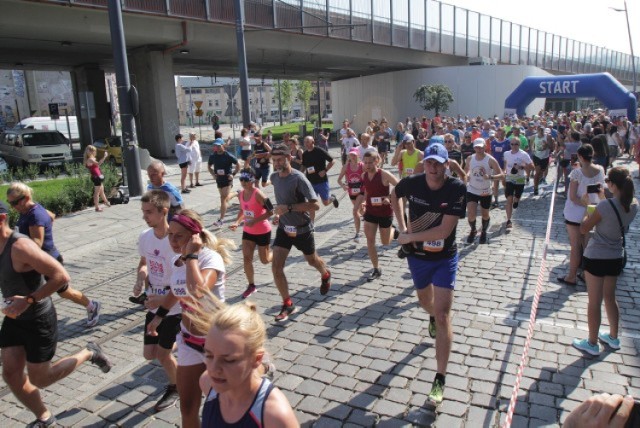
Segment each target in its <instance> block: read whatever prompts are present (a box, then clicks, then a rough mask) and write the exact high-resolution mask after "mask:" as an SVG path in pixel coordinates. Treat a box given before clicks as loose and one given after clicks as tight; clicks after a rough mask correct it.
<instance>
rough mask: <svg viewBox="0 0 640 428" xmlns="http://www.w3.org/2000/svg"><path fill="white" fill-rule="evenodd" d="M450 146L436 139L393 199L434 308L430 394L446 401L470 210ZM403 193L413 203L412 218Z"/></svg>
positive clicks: (422, 288)
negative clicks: (450, 169) (453, 173)
mask: <svg viewBox="0 0 640 428" xmlns="http://www.w3.org/2000/svg"><path fill="white" fill-rule="evenodd" d="M447 161H448V155H447V150H446V149H445V148H444V146H442V145H441V144H433V145H431V146H430V147H429V148H428V149H427V152H426V153H425V160H424V164H425V167H424V168H425V171H426V172H425V173H424V174H418V175H413V176H411V177H407V178H403V179H402V180H401V181H400V182H399V183H398V185H397V186H396V187H395V189H394V191H393V192H392V194H391V204H392V206H393V211H394V213H395V216H396V220H397V221H398V225H399V227H400V230H401V231H402V232H403V233H401V234H400V236H399V237H398V242H399V243H400V244H402V245H403V246H407V244H411V245H409V247H410V248H411V249H412V251H411V254H409V255H408V256H407V261H408V263H409V270H410V272H411V276H412V278H413V284H414V287H415V288H416V294H417V296H418V302H419V303H420V306H421V307H422V308H423V309H424V310H425V311H426V312H427V313H429V336H431V337H435V339H436V361H437V372H436V375H435V379H434V381H433V386H432V388H431V391H430V392H429V394H428V396H427V398H428V399H429V401H430V402H432V403H434V404H436V405H438V404H440V403H442V400H443V394H444V386H445V375H446V372H447V364H448V361H449V354H450V352H451V346H452V342H453V330H452V327H451V306H452V304H453V289H454V287H455V283H456V272H457V270H458V250H457V246H456V226H457V224H458V219H460V218H464V215H465V206H466V203H465V194H466V189H465V185H464V183H463V182H462V181H460V180H459V179H456V178H451V177H447V176H446V175H445V169H446V165H447ZM402 198H407V200H408V203H409V220H410V222H409V224H408V225H407V224H406V223H405V220H404V207H403V206H402V205H403V203H402Z"/></svg>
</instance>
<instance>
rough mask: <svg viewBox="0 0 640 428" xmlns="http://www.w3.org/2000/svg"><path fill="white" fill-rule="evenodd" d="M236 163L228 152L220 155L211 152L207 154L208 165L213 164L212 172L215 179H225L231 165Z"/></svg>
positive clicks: (236, 160) (229, 172)
mask: <svg viewBox="0 0 640 428" xmlns="http://www.w3.org/2000/svg"><path fill="white" fill-rule="evenodd" d="M237 163H238V159H236V158H235V157H234V156H233V155H230V154H229V152H224V153H222V154H221V155H219V154H217V153H213V154H212V155H209V162H208V164H209V165H213V172H214V173H215V175H216V180H222V181H224V180H227V179H228V175H229V174H231V170H232V167H233V165H235V164H237Z"/></svg>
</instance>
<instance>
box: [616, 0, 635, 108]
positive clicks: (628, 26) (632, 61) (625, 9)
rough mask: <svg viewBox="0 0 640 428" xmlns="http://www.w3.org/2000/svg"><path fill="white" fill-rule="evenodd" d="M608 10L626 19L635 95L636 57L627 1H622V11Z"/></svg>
mask: <svg viewBox="0 0 640 428" xmlns="http://www.w3.org/2000/svg"><path fill="white" fill-rule="evenodd" d="M610 9H613V10H615V11H616V12H624V15H625V17H626V18H627V32H628V33H629V48H630V49H631V71H632V73H633V95H634V96H637V95H636V91H637V89H638V87H637V79H638V76H637V75H636V57H635V56H634V55H633V40H632V39H631V26H630V25H629V11H628V10H627V0H624V9H617V8H615V7H612V8H610Z"/></svg>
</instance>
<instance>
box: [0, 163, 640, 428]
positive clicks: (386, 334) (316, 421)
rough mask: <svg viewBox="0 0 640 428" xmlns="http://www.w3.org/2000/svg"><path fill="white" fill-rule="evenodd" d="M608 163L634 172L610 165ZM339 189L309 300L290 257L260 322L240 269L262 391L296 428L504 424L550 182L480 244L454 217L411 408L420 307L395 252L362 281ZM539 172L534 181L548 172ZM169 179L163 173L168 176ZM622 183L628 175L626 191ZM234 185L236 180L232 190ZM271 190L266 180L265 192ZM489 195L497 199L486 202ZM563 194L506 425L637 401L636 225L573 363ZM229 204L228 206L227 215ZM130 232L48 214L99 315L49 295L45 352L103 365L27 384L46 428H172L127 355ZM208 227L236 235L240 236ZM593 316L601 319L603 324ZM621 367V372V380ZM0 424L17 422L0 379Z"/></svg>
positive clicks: (210, 200) (499, 215) (300, 265)
mask: <svg viewBox="0 0 640 428" xmlns="http://www.w3.org/2000/svg"><path fill="white" fill-rule="evenodd" d="M620 163H622V164H623V165H626V166H629V167H631V168H633V173H634V175H636V174H637V166H636V165H635V164H630V163H627V162H626V160H625V161H621V162H620ZM337 171H338V168H334V169H333V170H332V171H331V172H332V174H331V180H330V182H331V184H332V189H333V190H334V191H335V192H336V194H339V195H340V198H341V204H340V207H339V208H338V209H334V208H333V207H331V206H330V207H324V208H322V209H321V210H320V213H319V215H318V219H317V224H316V232H317V235H316V239H317V247H318V248H319V252H320V254H321V255H322V257H324V259H325V260H326V261H327V262H328V264H329V265H330V266H331V267H332V270H333V286H332V288H331V291H330V292H329V294H328V295H327V296H321V295H320V293H319V285H320V278H319V275H318V274H317V272H316V271H315V270H314V269H313V268H311V267H309V266H308V265H306V263H305V262H304V259H303V257H302V255H301V253H299V252H297V251H296V250H293V251H292V253H291V256H290V258H289V259H288V263H287V267H286V269H287V276H288V278H289V281H290V284H291V290H292V292H293V299H294V301H295V302H296V304H297V305H299V307H300V308H301V311H300V312H299V313H298V314H297V315H294V316H293V317H292V318H291V319H290V321H288V322H286V323H284V324H276V323H274V322H273V316H274V315H275V314H276V313H277V312H278V310H279V307H280V305H281V301H280V298H279V296H278V293H277V291H276V288H275V287H274V285H273V281H272V274H271V271H270V266H263V265H261V264H260V263H257V264H256V277H257V279H258V281H257V282H258V293H257V294H255V295H254V296H253V297H252V298H253V299H254V300H255V301H256V302H257V303H258V304H259V307H260V310H261V311H262V312H263V314H264V319H265V321H266V322H267V326H268V334H269V351H270V352H271V353H272V355H273V359H274V361H275V364H276V367H277V373H276V376H275V382H276V384H277V385H278V386H279V387H280V388H281V389H282V390H283V391H284V392H285V394H286V395H287V397H288V398H289V400H290V402H291V404H292V406H293V407H294V409H295V411H296V414H297V416H298V418H299V421H300V423H301V424H302V425H303V426H314V427H338V426H349V427H356V426H380V427H383V426H385V427H396V426H429V425H431V424H434V425H435V426H437V427H447V428H452V427H456V426H472V427H476V426H498V425H500V424H501V423H502V422H503V420H504V417H505V413H506V409H507V407H508V404H509V398H510V396H511V392H512V386H513V382H514V379H515V373H516V368H517V365H518V363H519V361H520V356H521V352H522V346H523V344H524V340H525V338H526V333H527V328H528V318H529V313H530V309H531V305H532V299H533V293H534V289H535V283H536V279H537V276H538V272H539V267H540V260H541V255H542V249H543V241H544V234H545V228H546V222H547V216H548V210H549V204H550V199H551V194H550V193H551V192H550V189H551V186H548V187H547V191H546V192H544V194H542V195H541V196H539V197H533V196H532V194H531V189H530V188H527V190H525V197H524V199H523V201H522V202H521V204H520V207H519V208H518V209H517V210H515V214H514V226H515V227H514V229H513V230H512V231H511V232H510V233H507V232H506V231H505V229H504V220H505V215H504V210H503V209H502V207H501V208H500V209H497V210H493V211H492V212H491V215H492V219H491V226H490V234H489V236H490V239H489V244H488V245H478V244H477V243H476V244H473V245H466V244H462V242H463V241H464V239H465V237H466V235H467V233H468V230H469V226H468V223H467V221H466V220H462V221H460V224H459V226H458V235H457V240H458V243H460V249H461V251H460V257H461V259H460V270H459V274H458V283H457V287H456V292H455V300H454V304H453V326H454V327H453V330H454V345H453V349H452V352H451V360H450V364H449V367H448V375H447V386H446V390H445V401H444V403H443V405H442V406H440V407H439V408H438V409H437V410H434V409H433V408H432V407H430V406H428V405H427V404H426V394H427V393H428V391H429V389H430V386H431V382H432V380H433V376H434V374H435V366H436V364H435V348H434V341H433V339H430V338H429V337H428V333H427V325H428V315H427V314H426V313H425V312H424V311H423V310H422V309H420V308H419V307H418V305H417V301H416V297H415V295H414V292H413V289H412V283H411V279H410V276H409V273H408V269H407V266H406V261H404V260H400V259H398V258H397V257H396V252H397V246H396V245H395V244H392V245H390V246H386V247H384V246H379V251H380V254H381V257H380V266H381V267H382V270H383V275H382V278H380V279H379V280H376V281H374V282H367V281H366V279H365V276H366V274H368V272H369V271H370V269H371V266H370V264H369V262H368V256H367V251H366V246H365V245H364V244H361V245H356V244H354V243H353V241H352V237H353V233H354V231H353V221H352V219H351V204H350V202H349V199H348V198H346V197H345V194H344V192H342V191H341V190H338V189H337V186H336V175H337ZM204 175H205V176H207V177H206V178H207V179H206V180H205V183H206V185H205V187H202V188H197V189H196V190H194V191H193V192H192V193H191V194H190V195H187V197H186V203H187V205H188V206H190V207H193V208H195V209H196V210H197V211H199V212H200V213H202V214H203V215H204V218H205V221H206V224H207V225H211V224H213V222H214V220H215V219H217V214H218V207H219V198H218V194H217V190H216V188H215V186H214V185H213V182H212V181H211V180H210V179H209V177H208V174H204ZM552 176H553V172H552V173H551V174H550V177H549V178H550V179H551V178H552ZM170 181H172V182H173V183H174V184H176V183H177V181H178V177H177V176H172V177H170ZM637 183H638V181H636V184H637ZM236 186H237V184H236ZM272 192H273V190H272V189H270V188H268V189H267V193H268V194H272ZM502 200H503V199H502ZM563 204H564V199H562V198H557V199H556V208H555V211H554V215H553V227H552V230H551V243H550V245H549V249H548V266H549V273H548V275H547V278H545V280H546V283H545V287H544V290H543V293H542V296H541V298H540V307H539V310H538V323H537V325H536V327H535V334H534V336H533V341H532V343H531V350H530V358H529V362H528V367H527V368H526V369H525V371H524V378H523V380H522V383H521V389H520V394H519V399H518V405H517V406H516V411H515V417H514V420H513V424H514V426H517V427H522V426H540V425H546V424H550V425H557V424H560V423H561V422H562V421H563V420H564V418H565V417H566V415H567V413H568V412H569V411H571V410H572V409H573V408H574V407H575V406H577V405H578V404H579V403H580V402H581V401H582V400H584V399H585V398H587V397H589V396H591V395H592V394H594V393H599V392H604V391H607V392H611V393H620V394H632V395H634V396H636V397H640V377H639V376H638V375H637V374H638V373H639V370H640V358H639V357H638V351H639V349H640V327H639V326H640V309H639V308H640V295H639V294H638V291H637V288H635V287H634V286H636V284H637V279H636V278H637V277H638V276H639V274H640V260H639V259H640V251H638V237H639V235H640V233H639V231H640V227H639V223H638V221H636V222H635V224H634V225H632V228H631V231H630V233H629V234H628V236H627V245H628V251H629V263H628V265H627V266H628V267H627V269H626V270H625V272H624V274H623V275H622V276H621V277H620V278H619V281H618V300H619V303H620V310H621V331H622V334H621V340H622V349H621V350H619V351H616V352H604V353H603V354H602V355H601V356H600V357H597V358H589V357H584V356H583V355H582V354H581V353H580V352H579V351H577V350H575V349H574V348H572V347H571V346H570V343H571V341H572V340H573V338H575V337H585V336H586V334H587V333H586V332H587V322H586V307H587V295H586V289H585V287H584V285H583V284H580V285H578V286H577V287H568V286H563V285H559V284H557V283H556V281H555V278H556V277H557V276H558V275H560V274H561V273H563V272H564V270H565V266H566V264H567V262H568V256H569V246H568V238H567V234H566V231H565V227H564V224H563V221H562V207H563ZM236 213H237V205H235V203H234V205H233V206H232V208H231V210H230V212H229V213H228V214H227V218H228V219H231V218H233V217H234V216H235V214H236ZM144 227H145V225H144V223H143V221H142V219H141V215H140V206H139V201H138V200H135V199H134V200H132V201H131V202H130V203H129V204H128V205H124V206H122V205H121V206H114V207H112V208H109V209H105V211H104V212H102V213H96V212H95V211H93V210H86V211H83V212H79V213H77V214H74V215H69V216H65V217H63V218H60V219H58V220H56V223H55V231H54V233H55V237H56V242H57V244H58V246H59V248H60V250H61V251H62V253H63V255H64V257H65V261H66V267H67V269H68V270H69V272H70V274H71V276H72V283H73V285H74V287H76V288H78V289H80V290H83V291H84V292H85V293H86V294H87V295H88V296H89V297H90V298H94V299H98V300H100V301H101V302H102V304H103V309H102V315H101V317H100V323H99V324H98V326H97V327H95V328H93V329H85V327H84V325H85V320H86V318H85V317H86V312H85V310H84V308H81V307H79V306H77V305H74V304H72V303H70V302H68V301H61V300H60V299H59V298H58V297H57V296H56V297H55V301H56V306H57V310H58V319H59V327H60V333H61V335H60V343H59V346H58V351H57V355H58V356H62V355H66V354H69V353H72V352H75V351H77V350H79V349H80V348H81V347H83V346H84V345H85V344H86V343H87V342H88V341H89V340H92V341H96V342H98V343H100V344H102V346H103V348H104V349H105V351H106V352H107V353H108V354H109V355H110V356H111V357H112V359H113V361H114V362H115V367H114V368H113V370H112V371H111V372H110V373H108V374H103V373H102V372H100V371H99V370H97V369H96V368H95V367H93V366H92V365H90V364H86V365H83V366H82V367H81V368H80V369H79V370H77V371H76V372H74V373H73V374H71V375H70V376H69V377H68V378H66V379H64V380H62V381H60V382H58V383H57V384H55V385H53V386H51V387H50V388H47V389H46V390H44V391H43V395H44V400H45V402H46V403H47V405H48V406H49V407H50V409H51V410H52V411H54V412H55V414H56V415H57V416H58V420H59V423H60V424H61V425H62V426H124V427H133V426H152V427H161V426H175V425H177V424H179V418H180V414H179V410H178V408H171V409H168V410H166V411H163V412H161V413H157V414H155V413H154V412H153V409H152V407H153V404H154V403H155V401H156V400H157V399H158V398H159V395H160V394H161V392H162V388H163V386H164V383H165V381H164V375H163V371H162V369H161V368H160V367H159V366H158V365H157V364H150V363H147V362H146V361H145V360H144V359H143V357H142V326H143V317H144V312H143V311H141V310H139V308H137V307H134V306H133V305H131V304H130V303H129V302H128V301H127V297H128V296H129V293H130V291H131V288H132V286H133V283H134V278H135V275H134V271H135V267H136V265H137V261H138V257H137V252H136V243H137V238H138V235H139V233H140V231H141V230H143V228H144ZM220 233H222V234H223V235H224V236H227V237H231V238H233V239H234V241H235V242H236V243H238V244H239V243H240V238H241V231H237V232H231V231H230V230H229V229H227V228H225V229H223V230H222V231H221V232H220ZM245 286H246V283H245V278H244V274H243V271H242V258H241V254H240V253H239V250H237V251H236V252H235V257H234V264H233V265H232V266H231V267H230V274H229V276H228V281H227V297H228V298H229V301H230V302H236V301H238V300H239V297H238V296H239V295H240V293H241V292H242V291H243V290H244V288H245ZM603 318H605V317H603ZM634 373H635V375H634ZM0 397H2V399H1V400H0V426H21V425H23V424H25V423H28V422H30V421H32V420H33V415H32V414H31V413H30V412H28V411H26V410H25V409H24V408H23V407H22V405H20V404H19V403H18V402H17V400H16V399H15V397H14V396H13V395H12V394H11V392H10V391H9V390H8V388H7V387H6V385H5V384H4V383H0Z"/></svg>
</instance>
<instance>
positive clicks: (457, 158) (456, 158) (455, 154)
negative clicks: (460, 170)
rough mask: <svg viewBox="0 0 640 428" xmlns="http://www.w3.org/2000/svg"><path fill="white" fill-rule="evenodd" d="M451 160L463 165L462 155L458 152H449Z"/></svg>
mask: <svg viewBox="0 0 640 428" xmlns="http://www.w3.org/2000/svg"><path fill="white" fill-rule="evenodd" d="M449 159H453V160H454V161H456V162H458V163H459V164H460V165H462V153H460V152H459V151H458V150H451V151H450V152H449Z"/></svg>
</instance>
